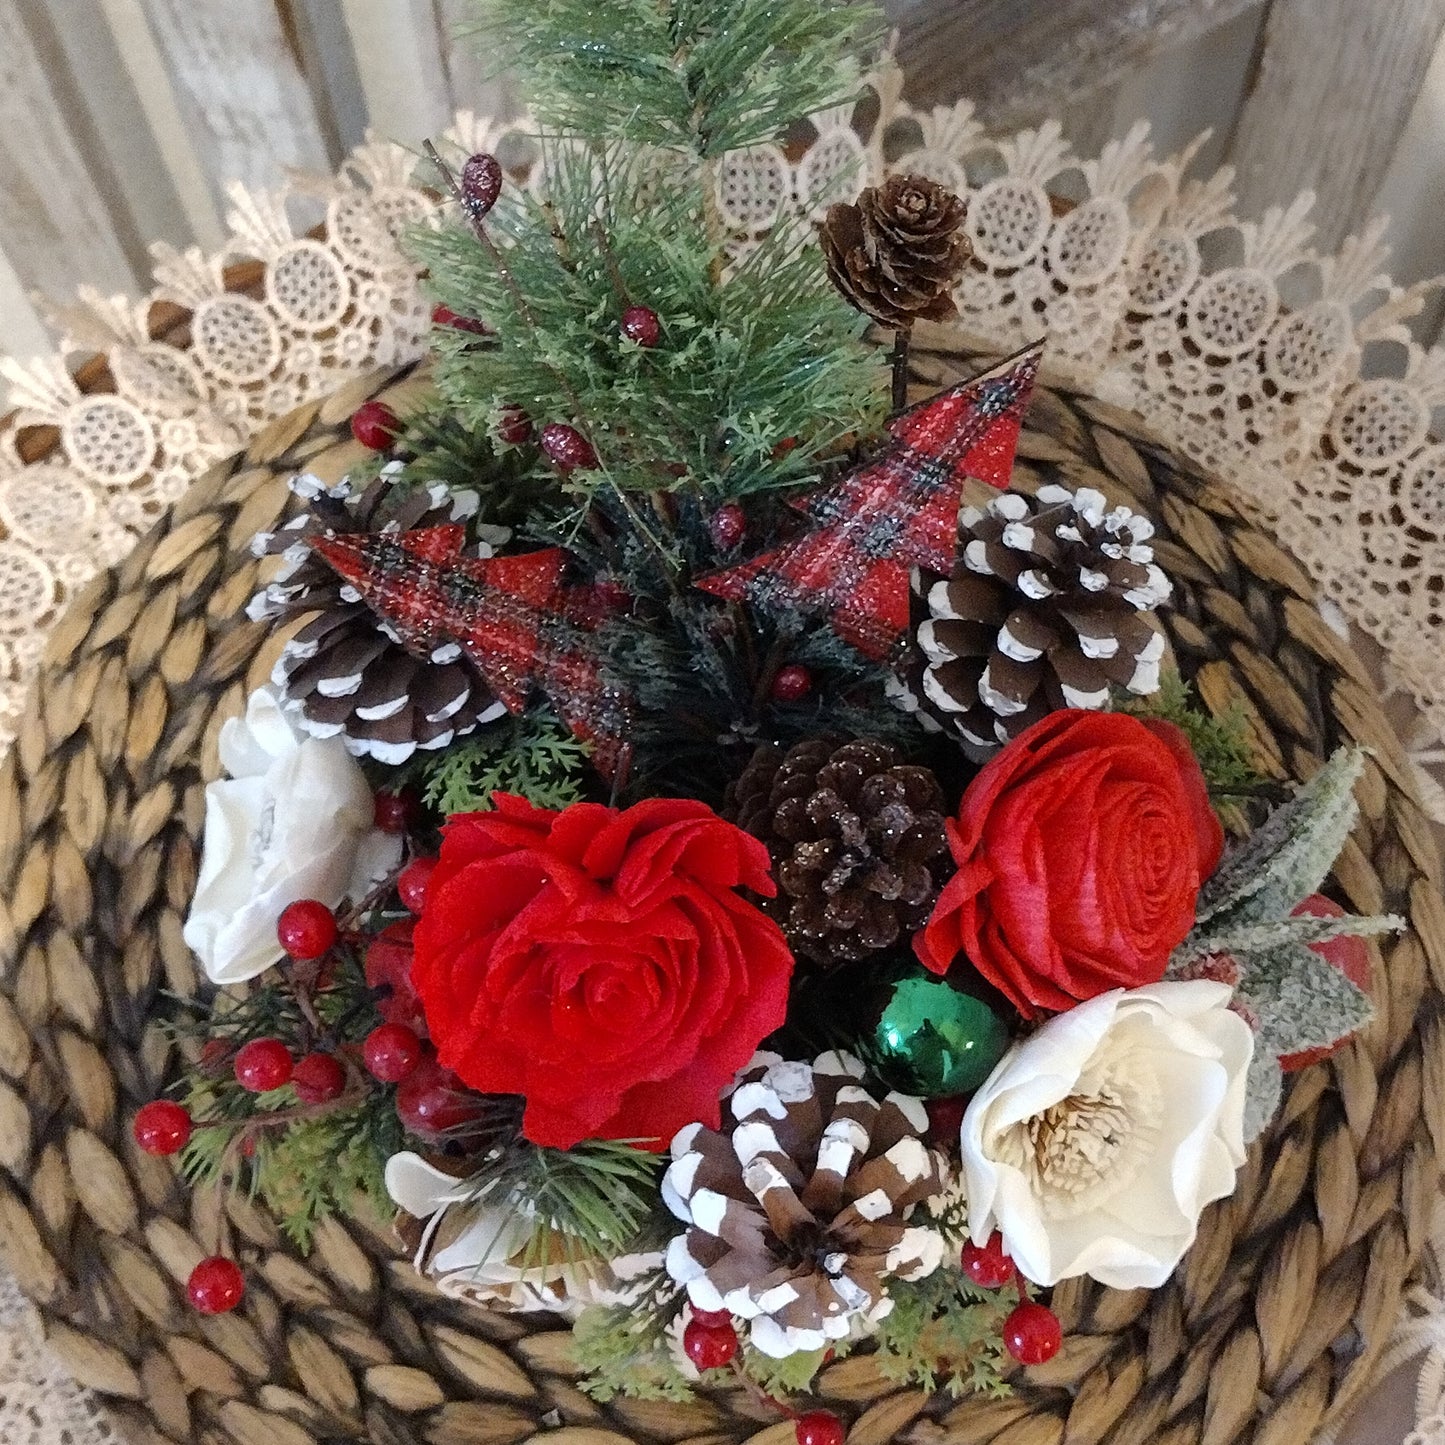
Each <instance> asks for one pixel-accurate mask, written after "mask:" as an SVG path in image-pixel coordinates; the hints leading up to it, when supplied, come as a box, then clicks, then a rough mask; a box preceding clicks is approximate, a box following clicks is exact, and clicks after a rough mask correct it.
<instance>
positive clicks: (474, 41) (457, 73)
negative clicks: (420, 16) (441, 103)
mask: <svg viewBox="0 0 1445 1445" xmlns="http://www.w3.org/2000/svg"><path fill="white" fill-rule="evenodd" d="M436 6H437V15H438V18H439V22H440V26H441V35H442V63H443V64H444V65H445V66H446V71H447V78H448V80H449V82H450V84H451V92H452V104H453V105H454V106H455V107H456V108H457V109H459V110H460V109H466V110H474V111H476V112H477V113H478V114H480V115H491V116H496V117H497V118H499V119H505V118H509V117H511V116H513V115H515V114H516V113H517V100H516V92H515V90H514V88H513V87H512V86H511V85H510V84H508V82H507V81H505V80H503V79H499V78H498V77H497V76H495V75H494V74H493V67H492V65H491V63H490V62H489V61H488V60H487V58H486V54H485V47H484V45H483V44H482V42H481V40H480V39H479V38H478V37H477V35H476V33H475V32H476V25H477V15H478V13H479V8H478V6H477V4H476V3H475V0H436Z"/></svg>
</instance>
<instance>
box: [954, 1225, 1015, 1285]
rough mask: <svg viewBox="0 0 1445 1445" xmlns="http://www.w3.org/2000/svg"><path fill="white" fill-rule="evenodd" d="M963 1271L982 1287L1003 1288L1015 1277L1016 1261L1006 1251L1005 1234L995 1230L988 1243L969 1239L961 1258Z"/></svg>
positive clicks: (960, 1262)
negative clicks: (977, 1242) (979, 1242)
mask: <svg viewBox="0 0 1445 1445" xmlns="http://www.w3.org/2000/svg"><path fill="white" fill-rule="evenodd" d="M959 1264H960V1265H961V1266H962V1268H963V1272H964V1273H965V1274H966V1275H967V1276H968V1277H969V1278H970V1279H971V1280H972V1281H973V1282H974V1283H975V1284H976V1285H977V1286H978V1287H979V1288H980V1289H1002V1288H1003V1287H1004V1285H1006V1284H1008V1283H1009V1282H1010V1281H1011V1280H1012V1279H1013V1277H1014V1262H1013V1260H1011V1259H1010V1258H1009V1257H1008V1255H1007V1254H1005V1253H1004V1248H1003V1235H1001V1234H1000V1233H999V1232H998V1230H994V1232H993V1234H992V1235H991V1236H990V1237H989V1241H988V1243H987V1244H975V1243H974V1242H973V1241H972V1240H969V1242H968V1243H967V1244H965V1245H964V1247H963V1254H962V1257H961V1258H960V1260H959Z"/></svg>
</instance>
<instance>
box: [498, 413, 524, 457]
mask: <svg viewBox="0 0 1445 1445" xmlns="http://www.w3.org/2000/svg"><path fill="white" fill-rule="evenodd" d="M497 440H498V441H499V442H506V443H507V445H508V446H513V447H519V446H521V445H522V444H523V443H524V442H529V441H531V440H532V418H531V417H529V416H528V415H527V413H526V412H525V411H523V410H522V408H521V407H519V406H504V407H503V408H502V414H501V416H500V417H498V419H497Z"/></svg>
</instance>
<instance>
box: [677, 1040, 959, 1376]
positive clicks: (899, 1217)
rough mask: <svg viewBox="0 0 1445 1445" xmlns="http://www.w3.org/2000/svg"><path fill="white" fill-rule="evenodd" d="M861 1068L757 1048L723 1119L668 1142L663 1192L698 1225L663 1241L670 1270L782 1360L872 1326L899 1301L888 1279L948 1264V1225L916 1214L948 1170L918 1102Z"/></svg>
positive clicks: (918, 1275)
mask: <svg viewBox="0 0 1445 1445" xmlns="http://www.w3.org/2000/svg"><path fill="white" fill-rule="evenodd" d="M862 1076H863V1065H862V1064H861V1063H859V1062H858V1060H857V1059H855V1058H853V1057H852V1056H851V1055H849V1054H843V1053H829V1054H823V1055H822V1056H821V1057H820V1058H818V1059H815V1060H814V1061H813V1063H811V1064H808V1063H803V1062H795V1061H790V1060H784V1059H780V1058H778V1056H777V1055H776V1054H759V1055H758V1056H757V1057H756V1058H755V1059H754V1060H753V1062H752V1063H751V1064H750V1065H749V1066H748V1067H747V1068H746V1069H745V1070H744V1071H743V1072H742V1073H741V1074H740V1075H739V1076H738V1082H737V1084H736V1085H735V1086H734V1089H733V1092H732V1093H731V1095H730V1096H729V1097H728V1098H727V1099H726V1100H725V1101H724V1103H723V1118H722V1126H721V1130H720V1131H719V1130H713V1129H707V1128H704V1127H703V1126H702V1125H701V1124H693V1125H689V1126H688V1128H686V1129H684V1130H682V1132H681V1133H679V1134H678V1136H677V1137H676V1138H675V1139H674V1140H673V1141H672V1164H671V1165H670V1166H669V1168H668V1170H667V1173H666V1175H665V1176H664V1178H663V1183H662V1197H663V1199H664V1200H665V1201H666V1203H667V1206H668V1208H669V1209H671V1210H672V1212H673V1213H674V1214H675V1215H677V1217H678V1218H679V1219H682V1220H684V1221H685V1222H686V1223H687V1224H688V1225H689V1228H688V1229H687V1230H686V1231H685V1232H684V1233H682V1234H680V1235H678V1236H677V1237H676V1238H675V1239H674V1240H673V1241H672V1243H671V1244H670V1245H669V1246H668V1251H667V1270H668V1273H669V1274H670V1275H671V1276H672V1277H673V1279H675V1280H676V1281H677V1282H678V1283H679V1284H681V1285H683V1286H684V1287H685V1288H686V1290H687V1293H688V1297H689V1298H690V1299H691V1301H692V1303H693V1306H694V1307H695V1308H697V1309H702V1310H728V1311H730V1312H731V1313H732V1314H733V1315H734V1316H736V1317H737V1318H739V1319H742V1320H746V1321H748V1322H749V1333H750V1337H751V1339H752V1343H753V1345H754V1346H755V1347H756V1348H757V1349H758V1350H760V1351H761V1352H762V1353H763V1354H766V1355H771V1356H773V1357H774V1358H781V1357H783V1356H785V1355H791V1354H795V1353H797V1352H798V1351H801V1350H819V1349H823V1348H825V1347H826V1346H827V1345H828V1344H829V1342H831V1341H834V1340H841V1339H844V1338H845V1337H847V1336H848V1335H849V1334H851V1333H853V1332H855V1331H862V1332H865V1333H866V1332H868V1331H869V1329H870V1328H871V1327H872V1326H873V1325H874V1324H876V1323H877V1321H879V1320H881V1319H882V1318H883V1317H884V1316H885V1315H886V1314H887V1313H888V1312H889V1310H891V1309H892V1307H893V1301H892V1300H891V1299H890V1298H889V1297H888V1295H887V1293H886V1281H887V1280H888V1279H889V1278H890V1277H894V1278H898V1279H907V1280H911V1279H922V1278H923V1277H924V1276H925V1275H929V1274H932V1273H933V1271H934V1270H935V1269H937V1268H938V1267H939V1265H940V1264H941V1263H942V1262H943V1254H944V1242H943V1238H942V1236H941V1235H940V1234H939V1233H938V1232H937V1231H936V1230H934V1229H931V1228H928V1227H925V1226H924V1225H921V1224H920V1225H913V1224H910V1223H909V1222H908V1219H909V1216H910V1214H911V1213H912V1211H913V1209H914V1206H915V1205H918V1204H920V1203H922V1202H923V1201H924V1200H926V1199H929V1198H931V1197H933V1196H934V1195H937V1194H938V1193H940V1192H941V1190H942V1189H943V1188H944V1182H945V1172H944V1162H943V1157H942V1156H941V1155H940V1154H938V1153H937V1152H936V1151H934V1150H932V1149H930V1148H929V1147H928V1145H927V1144H925V1143H924V1142H923V1139H922V1137H921V1136H922V1135H923V1133H924V1131H925V1130H926V1129H927V1127H928V1116H927V1114H926V1113H925V1112H924V1108H923V1104H922V1102H921V1101H920V1100H918V1099H912V1098H908V1097H906V1096H904V1095H901V1094H888V1095H887V1096H886V1097H884V1098H883V1099H881V1100H880V1099H877V1098H875V1097H874V1096H873V1095H872V1094H871V1093H869V1092H868V1090H866V1089H865V1088H863V1086H862V1084H861V1083H860V1082H859V1081H860V1079H861V1078H862ZM925 1217H926V1216H925Z"/></svg>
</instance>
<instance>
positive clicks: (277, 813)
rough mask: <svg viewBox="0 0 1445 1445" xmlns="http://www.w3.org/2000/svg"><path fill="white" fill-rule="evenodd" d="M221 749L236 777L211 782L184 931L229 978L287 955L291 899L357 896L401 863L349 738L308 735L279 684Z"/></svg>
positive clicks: (230, 728) (234, 726) (264, 693)
mask: <svg viewBox="0 0 1445 1445" xmlns="http://www.w3.org/2000/svg"><path fill="white" fill-rule="evenodd" d="M220 754H221V766H222V767H223V768H224V769H225V770H226V772H227V773H228V774H230V776H229V777H227V778H222V779H220V780H218V781H217V782H214V783H211V784H210V785H209V786H208V787H207V788H206V829H205V838H204V841H203V843H202V848H201V874H200V878H199V879H198V880H197V882H196V893H195V897H194V899H193V900H192V902H191V911H190V915H189V917H187V919H186V923H185V928H184V929H183V930H182V936H183V937H184V938H185V940H186V943H187V944H188V945H189V947H190V948H191V950H192V952H194V953H195V955H196V956H197V957H198V958H199V959H200V960H201V965H202V967H203V968H204V969H205V971H206V975H207V977H208V978H210V979H211V980H212V981H213V982H215V983H219V984H231V983H241V982H243V981H244V980H245V979H248V978H254V977H255V975H256V974H258V973H261V972H263V971H264V970H265V969H267V968H269V967H270V966H271V965H272V964H273V963H275V962H276V961H277V959H278V958H279V957H280V953H281V950H280V948H279V947H278V946H277V943H276V920H277V918H278V917H280V914H281V910H282V909H283V908H285V907H286V905H287V904H288V903H294V902H296V900H297V899H299V898H318V899H320V900H321V902H322V903H325V904H326V905H327V906H328V907H333V908H334V907H335V906H336V905H337V904H338V903H340V902H341V901H342V899H343V898H346V897H347V896H352V897H358V898H359V897H360V896H362V895H363V894H364V893H365V892H366V890H367V889H368V887H369V886H370V884H371V883H372V882H373V881H374V880H376V879H378V878H380V877H382V876H383V875H384V874H385V873H386V872H387V871H388V870H389V869H391V868H392V867H394V866H395V865H396V863H397V862H398V861H400V858H401V840H400V839H399V838H389V837H387V836H386V835H385V834H383V833H378V832H376V831H375V829H374V828H373V827H372V813H373V808H374V804H373V801H372V795H371V789H370V788H369V787H368V786H367V783H366V778H365V777H364V776H363V774H362V771H361V768H360V765H359V764H358V763H357V762H356V760H355V759H354V758H353V757H351V755H350V754H349V753H348V752H347V751H346V745H345V743H343V742H342V741H341V739H340V738H333V739H328V740H325V741H323V740H320V739H317V738H308V737H305V736H304V735H303V734H301V733H299V732H298V731H297V730H296V729H295V728H294V727H293V725H292V724H291V722H290V721H289V720H288V718H287V717H286V715H285V713H284V712H283V711H282V709H281V706H280V704H279V702H278V701H277V698H276V695H275V693H274V692H272V691H271V690H270V689H269V688H261V689H260V690H258V691H257V692H254V693H252V694H251V697H250V700H249V701H248V702H247V704H246V716H245V717H244V718H231V719H230V720H229V721H228V722H227V723H226V724H225V726H224V727H222V729H221V736H220Z"/></svg>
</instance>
